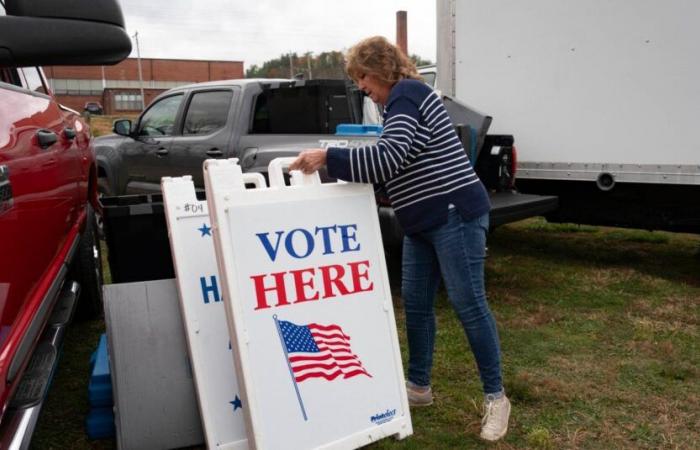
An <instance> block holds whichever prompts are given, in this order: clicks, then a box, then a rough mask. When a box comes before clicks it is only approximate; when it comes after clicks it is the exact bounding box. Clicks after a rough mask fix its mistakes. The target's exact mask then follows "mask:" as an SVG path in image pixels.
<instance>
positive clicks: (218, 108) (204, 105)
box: [182, 91, 233, 135]
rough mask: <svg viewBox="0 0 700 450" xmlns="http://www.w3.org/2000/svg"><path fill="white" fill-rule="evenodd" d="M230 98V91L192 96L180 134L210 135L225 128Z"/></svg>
mask: <svg viewBox="0 0 700 450" xmlns="http://www.w3.org/2000/svg"><path fill="white" fill-rule="evenodd" d="M232 97H233V92H231V91H208V92H198V93H196V94H194V95H193V96H192V100H191V101H190V105H189V107H188V108H187V114H186V115H185V126H184V128H183V130H182V134H184V135H197V134H210V133H213V132H214V131H216V130H219V129H221V128H223V127H224V126H226V118H227V117H228V112H229V109H230V108H231V98H232Z"/></svg>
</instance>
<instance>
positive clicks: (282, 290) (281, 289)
mask: <svg viewBox="0 0 700 450" xmlns="http://www.w3.org/2000/svg"><path fill="white" fill-rule="evenodd" d="M286 273H287V272H277V273H271V274H270V275H272V276H273V277H274V279H275V280H274V283H273V285H272V286H271V287H265V278H266V277H267V276H268V275H265V274H263V275H253V276H251V277H250V279H251V280H253V283H255V296H256V297H257V303H258V306H256V307H255V310H256V311H257V310H258V309H266V308H269V307H270V305H268V304H267V292H268V291H275V292H276V293H277V306H284V305H289V302H288V301H287V288H286V287H285V285H284V275H285V274H286Z"/></svg>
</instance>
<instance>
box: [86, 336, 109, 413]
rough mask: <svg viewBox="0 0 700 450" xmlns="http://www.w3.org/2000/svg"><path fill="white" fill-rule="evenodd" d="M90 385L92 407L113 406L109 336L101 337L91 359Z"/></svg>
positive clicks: (89, 398)
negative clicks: (108, 348)
mask: <svg viewBox="0 0 700 450" xmlns="http://www.w3.org/2000/svg"><path fill="white" fill-rule="evenodd" d="M90 366H91V371H90V383H89V384H88V401H89V402H90V406H91V407H93V408H95V407H103V406H110V407H111V406H112V405H113V404H114V399H113V398H112V378H111V373H110V370H109V354H108V353H107V335H106V334H102V336H100V342H99V344H98V345H97V349H96V350H95V351H94V353H93V354H92V357H91V358H90Z"/></svg>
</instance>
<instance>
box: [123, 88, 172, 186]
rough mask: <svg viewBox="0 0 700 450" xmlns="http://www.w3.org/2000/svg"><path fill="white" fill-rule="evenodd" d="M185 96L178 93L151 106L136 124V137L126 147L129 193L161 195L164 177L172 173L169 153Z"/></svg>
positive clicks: (125, 161) (124, 150)
mask: <svg viewBox="0 0 700 450" xmlns="http://www.w3.org/2000/svg"><path fill="white" fill-rule="evenodd" d="M183 97H184V95H183V94H182V93H178V94H174V95H171V96H168V97H164V98H161V99H160V100H158V101H156V102H154V103H153V104H151V106H149V107H148V109H146V111H145V112H144V113H143V114H142V115H141V118H140V120H139V122H138V124H137V125H136V137H135V138H134V139H129V140H128V141H127V142H125V143H124V144H122V147H121V149H122V151H123V153H122V158H123V161H124V164H125V166H126V175H127V185H126V192H127V194H131V193H143V192H152V193H155V192H157V193H160V178H161V177H163V176H166V175H169V173H168V166H167V165H168V154H169V152H170V144H171V142H172V137H173V134H174V132H175V124H176V121H177V118H178V113H179V111H180V107H181V104H182V99H183Z"/></svg>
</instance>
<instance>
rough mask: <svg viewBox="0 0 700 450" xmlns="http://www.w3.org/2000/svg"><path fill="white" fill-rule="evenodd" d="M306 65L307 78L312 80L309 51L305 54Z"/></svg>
mask: <svg viewBox="0 0 700 450" xmlns="http://www.w3.org/2000/svg"><path fill="white" fill-rule="evenodd" d="M306 67H308V68H309V80H313V76H312V75H311V52H308V53H307V54H306Z"/></svg>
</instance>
